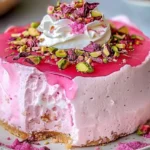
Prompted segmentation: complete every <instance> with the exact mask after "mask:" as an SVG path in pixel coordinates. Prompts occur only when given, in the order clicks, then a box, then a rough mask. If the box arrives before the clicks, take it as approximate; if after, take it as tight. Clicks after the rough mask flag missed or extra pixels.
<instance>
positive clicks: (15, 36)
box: [11, 33, 21, 38]
mask: <svg viewBox="0 0 150 150" xmlns="http://www.w3.org/2000/svg"><path fill="white" fill-rule="evenodd" d="M20 36H21V33H14V34H11V37H13V38H18V37H20Z"/></svg>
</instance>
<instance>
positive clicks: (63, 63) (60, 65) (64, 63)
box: [57, 58, 70, 70]
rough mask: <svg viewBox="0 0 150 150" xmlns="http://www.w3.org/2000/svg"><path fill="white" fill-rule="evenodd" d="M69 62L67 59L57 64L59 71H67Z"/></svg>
mask: <svg viewBox="0 0 150 150" xmlns="http://www.w3.org/2000/svg"><path fill="white" fill-rule="evenodd" d="M69 64H70V63H69V61H67V60H66V59H64V58H62V59H60V60H59V61H58V62H57V65H58V68H59V69H62V70H63V69H66V68H67V67H68V66H69Z"/></svg>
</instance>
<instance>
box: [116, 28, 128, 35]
mask: <svg viewBox="0 0 150 150" xmlns="http://www.w3.org/2000/svg"><path fill="white" fill-rule="evenodd" d="M118 32H119V33H122V34H129V29H128V27H127V26H123V27H121V28H119V29H118Z"/></svg>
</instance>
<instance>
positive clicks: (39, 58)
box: [26, 55, 42, 65]
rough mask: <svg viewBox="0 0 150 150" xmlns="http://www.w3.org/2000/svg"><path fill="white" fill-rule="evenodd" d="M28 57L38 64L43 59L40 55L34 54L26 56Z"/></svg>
mask: <svg viewBox="0 0 150 150" xmlns="http://www.w3.org/2000/svg"><path fill="white" fill-rule="evenodd" d="M26 59H29V60H30V61H31V62H32V63H33V64H35V65H38V64H39V63H40V62H41V60H42V58H41V57H40V56H33V55H31V56H28V57H26Z"/></svg>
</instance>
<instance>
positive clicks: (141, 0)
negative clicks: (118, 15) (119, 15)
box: [124, 0, 150, 7]
mask: <svg viewBox="0 0 150 150" xmlns="http://www.w3.org/2000/svg"><path fill="white" fill-rule="evenodd" d="M124 1H126V2H128V3H131V4H134V5H139V6H145V7H150V1H145V0H124Z"/></svg>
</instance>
